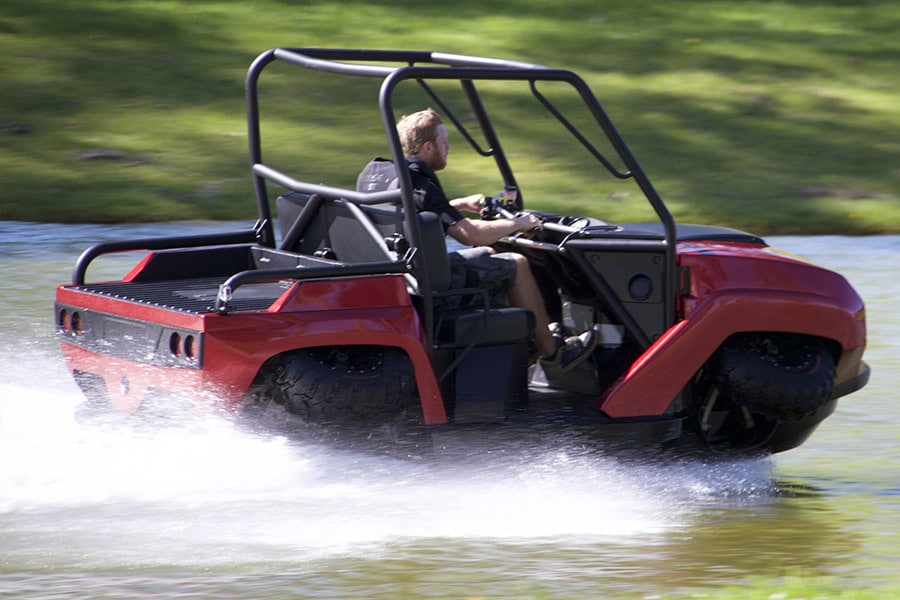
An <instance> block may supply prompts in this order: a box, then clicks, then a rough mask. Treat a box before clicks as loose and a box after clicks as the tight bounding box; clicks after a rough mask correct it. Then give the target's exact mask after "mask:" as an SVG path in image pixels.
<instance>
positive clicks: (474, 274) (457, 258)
mask: <svg viewBox="0 0 900 600" xmlns="http://www.w3.org/2000/svg"><path fill="white" fill-rule="evenodd" d="M449 256H450V289H452V290H458V289H462V288H478V289H484V290H487V293H488V296H489V297H490V299H491V304H493V305H495V306H499V305H502V304H504V301H505V296H506V292H507V290H509V287H510V286H511V285H512V282H513V279H515V277H516V262H515V260H514V259H513V258H512V255H511V253H509V252H502V253H499V254H494V253H493V251H492V250H491V249H490V248H486V247H477V248H465V249H463V250H457V251H456V252H451V253H450V255H449ZM481 302H482V300H481V298H480V296H475V295H465V296H453V297H451V298H448V299H447V303H446V304H447V305H448V307H459V306H470V305H474V304H480V303H481Z"/></svg>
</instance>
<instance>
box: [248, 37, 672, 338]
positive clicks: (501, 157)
mask: <svg viewBox="0 0 900 600" xmlns="http://www.w3.org/2000/svg"><path fill="white" fill-rule="evenodd" d="M274 60H281V61H284V62H288V63H290V64H293V65H296V66H301V67H304V68H307V69H311V70H317V71H325V72H329V73H335V74H339V75H350V76H361V77H374V78H381V79H383V82H382V85H381V91H380V93H379V108H380V110H381V114H382V121H383V124H384V127H385V133H386V134H387V138H388V143H389V146H390V151H391V157H392V159H393V160H394V162H395V163H396V164H402V161H403V160H404V155H403V150H402V147H401V145H400V140H399V136H398V134H397V130H396V117H395V116H394V110H393V102H392V98H393V93H394V90H395V89H396V88H397V86H398V85H399V84H400V83H401V82H403V81H407V80H414V81H416V82H418V83H419V84H420V85H421V86H422V87H423V89H425V91H426V93H428V94H429V96H431V97H432V98H433V99H435V101H436V103H438V106H441V107H443V108H442V110H444V111H445V112H448V111H447V109H446V107H445V105H444V104H443V102H441V101H440V98H439V97H438V95H437V94H436V93H435V92H434V91H433V90H432V89H431V88H430V87H429V86H428V85H427V84H426V83H425V81H426V80H457V81H460V82H461V84H462V86H463V90H464V92H465V95H466V97H467V99H468V101H469V104H470V108H471V109H472V110H473V112H474V114H475V117H476V119H477V121H478V124H479V127H480V128H481V131H482V134H483V135H484V136H485V139H486V141H487V144H488V148H487V149H486V150H484V149H481V148H479V147H478V145H477V143H476V142H475V140H474V139H473V138H472V137H471V135H469V134H468V132H467V131H466V130H465V128H463V127H462V126H461V124H460V123H459V121H458V120H457V119H456V118H455V116H453V114H452V113H450V112H448V115H447V116H448V118H449V119H450V120H451V121H452V122H453V123H454V126H455V127H456V128H457V130H458V131H459V132H460V133H461V135H463V137H464V138H466V140H467V141H468V142H469V144H470V145H472V147H473V149H474V150H475V151H476V152H478V153H479V154H482V155H485V156H491V157H493V158H494V160H495V162H496V164H497V167H498V169H499V171H500V173H501V176H502V177H503V179H504V182H505V183H506V184H508V185H510V184H512V185H514V184H515V177H514V175H513V172H512V169H511V168H510V166H509V163H508V161H507V159H506V155H505V153H504V152H503V150H502V147H501V145H500V142H499V138H498V137H497V135H496V132H495V131H494V128H493V125H492V123H491V121H490V119H489V118H488V115H487V111H486V109H485V108H484V106H483V104H482V102H481V98H480V96H479V94H478V92H477V90H476V87H475V81H478V80H508V81H527V82H529V84H530V87H531V91H532V94H533V95H534V97H535V98H537V100H538V101H539V102H540V103H541V104H543V105H544V107H545V108H546V109H547V110H548V112H550V113H551V114H552V115H553V116H554V117H555V118H556V119H557V120H558V121H559V122H560V123H561V124H562V125H563V127H564V128H566V129H567V130H568V131H569V132H570V133H571V134H572V135H573V136H574V137H575V138H576V140H577V141H578V142H579V143H581V144H582V145H583V146H584V147H585V148H586V149H587V150H588V152H590V153H591V155H592V156H594V158H595V159H597V160H598V162H600V164H602V165H603V167H604V168H605V169H606V170H607V171H609V172H610V173H611V174H612V175H613V176H614V177H617V178H620V179H627V178H633V179H634V180H635V182H636V184H637V185H638V187H639V188H640V189H641V191H642V192H643V194H644V196H645V197H646V199H647V200H648V202H650V205H651V207H652V208H653V210H654V211H655V213H656V215H657V217H658V218H659V219H660V222H661V223H662V225H663V231H664V237H665V282H666V283H665V286H664V287H665V289H664V295H665V302H664V311H665V314H664V319H665V324H666V326H667V327H669V326H671V325H672V324H673V323H674V320H675V294H676V292H677V288H678V277H677V270H676V264H675V243H676V236H675V221H674V219H673V217H672V215H671V214H670V213H669V211H668V209H667V208H666V206H665V204H664V203H663V202H662V199H661V198H660V196H659V194H658V193H657V192H656V190H655V188H654V187H653V185H652V183H651V182H650V180H649V179H648V178H647V176H646V174H645V173H644V171H643V169H642V168H641V167H640V165H639V164H638V162H637V160H636V158H635V157H634V155H633V154H632V153H631V151H630V149H629V148H628V146H627V145H626V144H625V141H624V139H623V138H622V137H621V135H620V134H619V132H618V130H617V129H616V127H615V126H614V125H613V123H612V121H611V120H610V119H609V117H608V116H607V114H606V112H605V111H604V110H603V108H602V107H601V106H600V104H599V102H598V100H597V99H596V97H595V96H594V94H593V92H592V91H591V90H590V88H589V87H588V86H587V84H586V83H585V82H584V80H582V79H581V78H580V77H579V76H578V75H576V74H575V73H573V72H571V71H568V70H561V69H552V68H548V67H544V66H541V65H537V64H531V63H524V62H517V61H509V60H502V59H493V58H487V57H479V56H468V55H459V54H449V53H439V52H427V51H403V50H358V49H327V48H275V49H272V50H268V51H266V52H264V53H262V54H261V55H259V56H258V57H257V59H256V60H255V61H254V62H253V64H252V65H251V66H250V70H249V72H248V74H247V80H246V94H247V116H248V142H249V147H250V163H251V169H252V172H253V177H254V188H255V191H256V197H257V204H258V209H259V215H260V220H259V224H258V230H259V231H260V234H259V237H260V243H263V244H265V245H272V246H273V245H274V226H273V223H272V216H271V212H270V208H269V201H268V193H267V190H266V180H271V181H274V182H275V183H278V184H279V185H282V186H285V184H288V185H287V186H285V187H288V188H289V189H294V190H295V191H305V192H306V193H321V192H326V195H327V196H329V197H343V198H345V199H347V200H350V201H351V202H358V203H359V202H362V203H365V202H367V201H368V200H366V199H363V198H360V197H359V193H357V192H355V191H352V190H343V189H339V188H323V186H312V185H310V184H306V183H304V182H299V181H298V180H295V179H292V178H290V177H287V176H285V175H283V174H281V173H278V172H277V171H275V170H274V169H271V168H270V167H268V166H266V165H264V164H263V159H262V149H261V140H260V132H259V104H258V95H257V85H258V80H259V76H260V73H261V72H262V70H263V69H264V68H265V67H266V66H267V65H268V64H269V63H271V62H272V61H274ZM346 61H350V62H346ZM385 62H390V63H401V64H405V66H393V67H392V66H385V65H383V64H377V65H376V64H371V63H385ZM420 63H425V64H427V65H430V66H423V65H421V64H420ZM539 81H556V82H563V83H568V84H569V85H571V86H572V87H573V88H574V89H575V90H576V92H577V93H578V94H579V96H580V97H581V100H582V102H583V104H584V105H585V107H586V108H587V109H588V110H589V111H590V113H591V115H592V117H593V118H594V120H595V121H596V123H597V124H598V126H599V127H600V128H601V130H602V131H603V133H604V135H605V136H606V138H607V140H608V141H609V143H610V144H611V146H612V147H613V149H614V150H615V152H616V153H617V154H618V156H619V159H620V160H621V161H622V163H623V164H624V165H625V167H626V170H625V171H624V172H622V171H618V170H617V169H616V168H615V166H614V165H612V164H611V163H609V161H608V160H606V159H605V157H603V155H602V154H601V153H600V152H599V151H598V150H597V149H596V148H594V147H593V146H592V145H591V144H590V142H589V141H588V140H587V139H586V138H584V136H582V135H581V134H580V132H578V131H577V129H576V128H575V127H574V125H572V124H571V123H569V122H568V121H567V120H566V119H565V118H564V117H563V116H562V114H561V113H560V112H559V111H558V110H556V108H555V107H554V106H553V105H552V104H550V102H549V101H548V100H547V99H546V98H545V97H544V96H543V95H542V94H540V92H539V91H538V90H537V87H536V82H539ZM399 181H400V191H399V194H398V193H397V192H396V191H394V194H395V195H394V196H393V198H392V199H396V198H399V199H400V201H401V204H402V206H403V209H404V212H405V213H406V214H408V215H411V214H415V211H416V209H415V204H414V202H413V195H412V181H411V178H410V176H409V173H408V171H407V170H406V169H399ZM314 188H315V189H314ZM386 200H388V198H384V199H381V200H379V201H386ZM408 221H409V222H408V231H409V234H410V236H411V238H412V243H413V244H414V247H420V246H421V233H420V230H419V226H418V222H417V220H416V219H409V220H408ZM422 275H423V277H424V278H426V279H427V273H424V270H423V273H422ZM420 283H421V284H422V285H423V287H424V289H426V290H428V289H430V282H427V281H420ZM424 300H425V302H424V304H425V306H424V307H423V308H424V309H425V311H426V313H427V314H426V315H425V319H424V320H425V322H426V323H428V322H430V321H431V312H432V306H431V299H430V296H429V294H424ZM429 333H430V332H429ZM429 339H430V335H429Z"/></svg>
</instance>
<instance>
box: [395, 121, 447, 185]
mask: <svg viewBox="0 0 900 600" xmlns="http://www.w3.org/2000/svg"><path fill="white" fill-rule="evenodd" d="M397 133H398V134H399V135H400V143H401V144H402V145H403V154H405V155H406V156H418V157H419V158H420V159H422V160H423V161H425V162H426V163H428V166H430V167H431V168H432V169H434V170H435V171H440V170H441V169H443V168H444V167H446V166H447V153H448V152H449V151H450V144H449V143H448V142H447V128H446V127H444V125H443V121H441V116H440V115H439V114H437V113H436V112H435V111H434V110H433V109H431V108H427V109H425V110H420V111H419V112H416V113H413V114H411V115H404V116H403V118H401V119H400V121H399V122H398V123H397Z"/></svg>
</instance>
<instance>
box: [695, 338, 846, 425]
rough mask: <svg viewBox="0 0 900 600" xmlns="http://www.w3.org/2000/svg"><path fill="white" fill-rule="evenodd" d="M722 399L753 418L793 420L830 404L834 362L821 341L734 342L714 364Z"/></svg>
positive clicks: (723, 349) (731, 342)
mask: <svg viewBox="0 0 900 600" xmlns="http://www.w3.org/2000/svg"><path fill="white" fill-rule="evenodd" d="M712 368H713V377H714V378H715V381H716V383H717V384H718V386H719V389H720V393H721V394H722V395H724V396H725V397H726V398H728V399H729V400H731V401H732V402H734V403H735V404H738V405H740V406H743V407H745V408H747V409H748V410H750V411H751V412H754V413H759V414H763V415H766V416H770V417H774V418H777V419H797V418H802V417H804V416H807V415H809V414H811V413H814V412H815V411H816V410H818V409H819V408H821V407H822V406H823V405H825V404H827V403H828V402H829V401H830V400H831V391H832V388H833V387H834V378H835V362H834V356H833V355H832V354H831V353H830V352H829V351H828V348H827V346H826V344H825V342H824V341H823V340H821V339H819V338H815V337H811V336H804V335H795V334H785V333H746V334H740V335H736V336H732V337H731V338H729V339H728V340H726V342H725V343H724V344H723V345H722V347H721V348H719V350H718V351H717V353H716V355H715V356H714V358H713V360H712Z"/></svg>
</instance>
